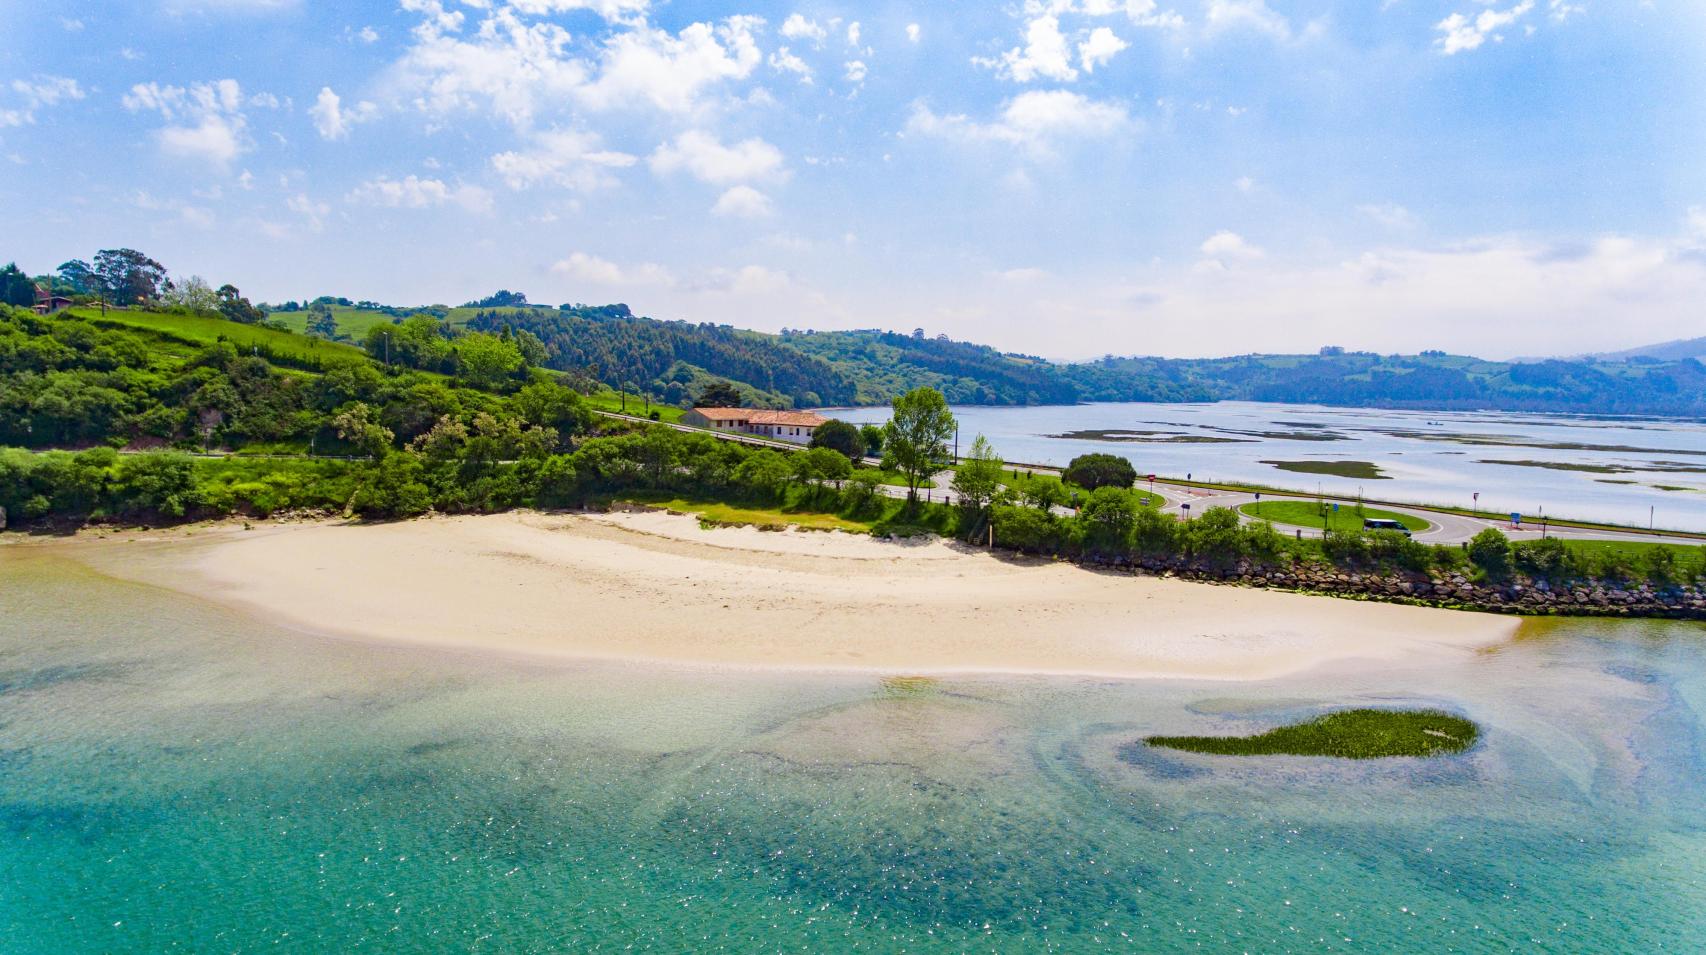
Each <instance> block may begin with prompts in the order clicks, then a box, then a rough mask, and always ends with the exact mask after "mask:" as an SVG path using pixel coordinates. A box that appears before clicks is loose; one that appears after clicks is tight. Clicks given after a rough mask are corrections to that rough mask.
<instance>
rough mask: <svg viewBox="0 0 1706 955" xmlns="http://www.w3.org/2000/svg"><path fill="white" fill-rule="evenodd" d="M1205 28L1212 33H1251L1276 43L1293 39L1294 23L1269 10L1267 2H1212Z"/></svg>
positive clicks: (1210, 2)
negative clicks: (1262, 34) (1289, 38)
mask: <svg viewBox="0 0 1706 955" xmlns="http://www.w3.org/2000/svg"><path fill="white" fill-rule="evenodd" d="M1203 24H1204V26H1205V27H1206V28H1207V30H1208V31H1209V32H1210V33H1218V32H1220V31H1223V30H1252V31H1255V32H1257V33H1265V34H1267V35H1268V36H1271V37H1273V38H1274V39H1276V40H1284V39H1286V38H1288V37H1290V36H1291V23H1290V21H1288V20H1286V18H1285V17H1284V16H1282V15H1280V14H1279V13H1276V12H1275V11H1274V10H1273V9H1272V8H1271V7H1269V6H1268V4H1267V0H1209V4H1208V10H1207V11H1206V12H1205V13H1204V14H1203Z"/></svg>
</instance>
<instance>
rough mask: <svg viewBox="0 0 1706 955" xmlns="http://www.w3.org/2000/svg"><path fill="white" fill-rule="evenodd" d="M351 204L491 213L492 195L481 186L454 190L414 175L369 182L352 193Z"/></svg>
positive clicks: (455, 187) (463, 186)
mask: <svg viewBox="0 0 1706 955" xmlns="http://www.w3.org/2000/svg"><path fill="white" fill-rule="evenodd" d="M349 201H351V202H359V203H363V204H366V205H373V206H385V207H387V208H391V209H429V208H433V207H435V206H442V205H447V204H448V205H457V206H460V207H462V208H463V209H465V210H467V211H469V212H479V213H485V212H490V211H491V210H492V196H491V193H489V192H487V191H486V190H484V189H481V188H480V187H479V186H469V185H457V186H451V185H447V184H445V183H444V182H443V181H442V180H439V179H422V178H420V177H419V176H414V175H410V176H405V177H404V178H402V179H387V178H384V177H380V178H378V179H370V180H368V181H367V182H364V183H362V184H361V185H360V186H357V187H356V188H355V189H354V190H353V191H351V192H350V194H349Z"/></svg>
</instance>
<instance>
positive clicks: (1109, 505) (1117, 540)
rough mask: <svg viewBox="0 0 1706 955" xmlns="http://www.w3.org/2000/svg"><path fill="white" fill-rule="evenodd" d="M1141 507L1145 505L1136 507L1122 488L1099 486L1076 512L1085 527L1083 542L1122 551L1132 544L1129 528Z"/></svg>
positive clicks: (1098, 548)
mask: <svg viewBox="0 0 1706 955" xmlns="http://www.w3.org/2000/svg"><path fill="white" fill-rule="evenodd" d="M1142 510H1145V508H1141V507H1138V506H1137V502H1136V501H1134V500H1132V496H1131V492H1130V491H1127V490H1126V489H1125V488H1119V487H1099V488H1097V489H1096V490H1094V491H1091V492H1090V500H1088V501H1086V502H1085V504H1084V507H1083V509H1082V510H1080V511H1079V513H1078V520H1079V522H1080V523H1081V524H1082V525H1083V527H1084V542H1085V543H1086V544H1087V545H1089V547H1090V548H1091V549H1092V550H1096V551H1099V552H1101V553H1104V554H1119V553H1123V552H1124V551H1126V550H1127V549H1128V548H1129V547H1130V546H1131V533H1132V529H1133V528H1134V527H1135V526H1136V524H1137V515H1138V512H1139V511H1142Z"/></svg>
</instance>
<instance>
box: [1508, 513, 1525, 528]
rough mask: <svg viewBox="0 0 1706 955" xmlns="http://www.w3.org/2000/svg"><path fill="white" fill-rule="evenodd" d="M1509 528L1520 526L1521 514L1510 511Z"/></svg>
mask: <svg viewBox="0 0 1706 955" xmlns="http://www.w3.org/2000/svg"><path fill="white" fill-rule="evenodd" d="M1511 526H1512V527H1521V526H1522V515H1521V514H1518V513H1517V512H1515V511H1511Z"/></svg>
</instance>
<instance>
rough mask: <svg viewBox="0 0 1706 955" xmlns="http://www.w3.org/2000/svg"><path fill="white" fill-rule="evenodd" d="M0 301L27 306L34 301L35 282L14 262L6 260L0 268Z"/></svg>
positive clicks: (21, 306)
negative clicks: (4, 265) (4, 264)
mask: <svg viewBox="0 0 1706 955" xmlns="http://www.w3.org/2000/svg"><path fill="white" fill-rule="evenodd" d="M0 303H4V304H6V305H16V306H19V307H20V308H29V307H30V306H31V305H34V304H35V303H36V284H35V283H34V282H32V281H30V277H29V276H27V275H25V274H24V270H23V269H20V268H18V264H17V263H16V262H8V263H7V264H6V267H5V268H3V269H0Z"/></svg>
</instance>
